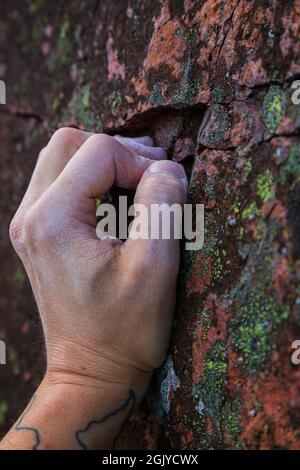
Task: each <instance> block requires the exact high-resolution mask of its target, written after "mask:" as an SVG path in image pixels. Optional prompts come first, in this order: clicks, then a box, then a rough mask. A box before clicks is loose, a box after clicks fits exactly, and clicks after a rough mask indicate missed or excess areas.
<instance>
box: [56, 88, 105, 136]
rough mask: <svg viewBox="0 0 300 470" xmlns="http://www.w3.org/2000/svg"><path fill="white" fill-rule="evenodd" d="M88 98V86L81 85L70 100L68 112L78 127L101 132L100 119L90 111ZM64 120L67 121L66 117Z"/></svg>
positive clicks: (89, 99)
mask: <svg viewBox="0 0 300 470" xmlns="http://www.w3.org/2000/svg"><path fill="white" fill-rule="evenodd" d="M90 96H91V95H90V87H89V85H88V84H85V85H83V86H82V87H81V88H80V89H77V90H76V91H75V92H74V93H73V96H72V99H71V101H70V102H69V105H68V110H69V112H70V113H71V115H72V116H73V117H74V118H75V119H76V121H78V123H79V125H81V126H82V127H84V128H85V129H88V130H92V131H94V132H101V131H102V123H101V119H100V118H99V116H97V115H96V114H95V113H94V112H93V111H92V106H91V103H90V101H91V98H90ZM65 119H66V120H67V116H66V117H65Z"/></svg>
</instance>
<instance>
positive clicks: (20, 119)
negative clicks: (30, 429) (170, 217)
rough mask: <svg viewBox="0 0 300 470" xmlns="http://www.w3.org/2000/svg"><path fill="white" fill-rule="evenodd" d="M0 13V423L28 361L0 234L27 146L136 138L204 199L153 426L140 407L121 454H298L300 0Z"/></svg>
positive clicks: (20, 299) (20, 293) (27, 319)
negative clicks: (3, 93)
mask: <svg viewBox="0 0 300 470" xmlns="http://www.w3.org/2000/svg"><path fill="white" fill-rule="evenodd" d="M2 3H3V2H2ZM0 9H1V14H0V18H1V20H0V42H1V45H2V47H1V49H0V79H3V80H5V81H6V83H7V89H8V104H7V106H6V107H5V108H4V107H1V108H0V119H1V126H0V135H1V142H2V145H1V154H0V158H1V163H2V166H3V170H1V183H2V184H1V205H2V206H1V215H2V221H3V223H2V228H1V233H2V238H1V239H2V240H3V243H2V244H1V267H2V271H1V272H2V288H1V294H0V308H1V320H0V331H1V337H2V336H4V337H5V338H7V340H8V342H9V345H10V347H11V348H12V350H14V351H16V354H15V355H14V359H11V360H10V361H9V365H8V366H7V368H6V369H5V372H3V371H4V369H2V368H1V378H3V382H2V386H1V391H0V393H1V398H0V400H1V403H4V402H5V403H6V404H7V406H8V411H7V413H6V414H4V417H3V419H2V423H1V421H0V425H2V430H3V431H4V430H5V429H6V428H7V426H8V424H9V419H8V416H9V417H10V419H13V418H15V417H16V415H17V413H18V411H19V410H18V409H17V408H21V407H22V406H23V405H24V403H25V402H26V400H27V397H28V396H29V394H30V393H31V391H32V389H33V387H34V380H33V378H32V377H33V376H36V370H37V367H38V364H40V366H39V367H42V365H41V362H42V361H41V358H40V355H41V352H40V350H41V349H42V348H41V347H40V346H39V344H38V345H37V340H36V337H37V335H39V333H37V329H36V327H35V326H34V325H35V323H36V322H37V320H36V318H37V315H36V312H35V308H34V306H33V303H32V300H31V297H30V292H29V288H28V285H27V283H26V280H24V279H23V276H21V275H20V271H19V268H18V266H19V265H18V264H17V263H18V261H17V260H16V258H15V257H14V256H13V254H12V251H8V240H7V234H6V233H7V230H6V229H7V224H8V221H9V219H10V217H11V215H12V213H13V212H14V210H15V208H16V206H17V203H18V201H19V200H20V198H21V195H22V193H23V191H24V187H25V186H26V183H27V181H28V178H29V174H30V171H31V169H32V167H33V165H34V162H35V159H36V156H37V152H38V148H39V147H40V146H41V145H42V144H43V143H45V142H46V140H47V136H48V134H49V133H50V132H51V131H52V130H53V129H54V128H55V127H57V126H58V125H74V126H77V127H80V128H88V129H91V130H93V131H100V130H104V131H107V132H110V133H113V132H121V133H124V134H128V135H130V134H135V133H144V132H151V133H152V134H153V135H154V136H155V138H156V142H157V143H158V144H160V145H164V146H165V147H166V148H167V149H168V152H169V156H170V158H174V159H175V160H177V161H180V162H182V163H183V164H184V165H185V167H186V169H187V171H188V173H189V175H190V176H191V182H190V193H189V199H190V201H191V202H193V203H203V204H205V221H206V222H205V223H206V230H205V244H204V248H203V249H202V250H200V251H199V252H186V251H184V250H183V252H182V267H181V274H180V280H179V284H178V305H177V312H176V323H175V330H174V336H173V340H172V345H171V349H170V356H169V359H168V361H167V362H166V365H165V367H164V368H163V369H162V370H161V371H160V372H159V373H158V374H157V377H156V379H155V380H154V383H153V387H152V391H151V393H149V397H148V398H149V402H150V404H151V408H152V409H153V410H154V412H155V414H156V416H157V418H158V419H159V421H160V423H161V425H162V427H159V425H158V424H157V423H156V421H155V419H154V417H153V415H152V412H151V411H150V408H149V405H147V404H146V403H144V405H143V407H142V410H141V411H140V412H138V413H136V415H135V416H134V417H133V418H132V420H131V422H130V423H129V424H128V427H127V430H126V433H125V434H124V435H123V438H122V439H123V440H121V441H120V444H119V446H120V447H139V448H157V447H159V448H161V449H163V448H170V447H175V448H182V449H186V448H189V449H194V448H246V449H267V448H275V449H281V448H289V449H295V448H299V446H300V433H299V424H300V411H299V410H300V403H299V396H300V394H299V392H300V368H299V367H297V366H294V365H292V363H291V355H292V348H291V344H292V341H293V340H294V339H297V338H298V339H299V337H300V331H299V326H300V310H299V305H300V291H299V278H300V271H299V259H300V242H299V228H300V220H299V213H300V212H299V209H300V183H299V182H300V163H299V162H300V138H299V126H300V107H299V105H298V106H297V105H294V104H293V103H292V101H291V95H292V93H293V90H292V87H291V85H292V82H293V80H294V79H296V78H299V74H300V62H299V57H300V40H299V37H300V35H299V33H300V31H299V29H300V22H299V14H300V2H299V0H290V1H285V2H283V1H281V0H264V1H261V0H248V1H246V0H228V1H226V2H224V1H221V0H207V1H204V0H185V1H184V0H178V1H177V0H174V1H173V0H162V1H158V0H156V1H153V2H149V1H146V0H142V1H139V2H134V1H130V0H126V1H121V0H117V1H115V2H108V1H104V2H98V1H90V2H88V1H82V2H78V3H77V2H72V3H68V4H67V3H66V2H55V4H49V2H46V1H45V0H31V1H24V2H21V3H20V2H17V1H14V0H12V1H11V2H5V5H3V4H2V5H1V7H0ZM3 45H4V47H3ZM17 273H18V274H17ZM20 279H22V281H20ZM20 282H21V283H20ZM23 336H24V339H23ZM21 338H22V339H21ZM27 338H28V339H27ZM29 344H30V345H31V346H30V347H29ZM28 351H29V352H28ZM16 357H18V358H19V359H18V361H16V359H15V358H16ZM16 364H17V365H18V367H17V365H16ZM14 367H15V369H14ZM13 370H15V371H17V372H19V373H18V374H16V375H15V376H13V375H12V372H13ZM2 374H3V375H2ZM12 377H13V378H12ZM4 408H5V407H4ZM2 409H3V406H2ZM0 417H1V415H0Z"/></svg>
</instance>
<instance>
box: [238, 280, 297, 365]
mask: <svg viewBox="0 0 300 470" xmlns="http://www.w3.org/2000/svg"><path fill="white" fill-rule="evenodd" d="M288 315H289V308H288V307H283V306H281V305H279V304H278V302H277V300H276V298H275V296H274V295H271V294H267V293H266V292H265V291H264V290H263V288H262V287H259V286H256V288H255V289H254V290H253V292H249V293H248V295H247V296H246V298H245V301H244V303H243V304H242V305H240V307H239V312H238V315H237V317H236V318H234V319H233V320H232V321H231V325H230V333H231V341H232V345H233V348H234V349H235V350H236V351H239V352H241V354H242V359H243V367H244V369H245V370H246V371H247V373H249V374H254V373H255V372H256V371H257V370H260V369H262V368H263V367H264V365H265V364H266V361H267V358H268V357H269V355H270V353H271V351H272V350H273V349H274V348H275V344H276V343H275V338H274V335H273V334H274V333H276V331H277V330H278V328H279V327H280V326H282V324H283V323H284V322H285V320H287V318H288Z"/></svg>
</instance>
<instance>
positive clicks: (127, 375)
mask: <svg viewBox="0 0 300 470" xmlns="http://www.w3.org/2000/svg"><path fill="white" fill-rule="evenodd" d="M79 353H80V354H79ZM151 376H152V372H150V371H144V370H141V369H138V368H136V367H135V366H133V365H131V364H128V363H126V364H125V363H124V362H123V361H122V360H119V358H116V357H115V355H114V356H113V355H109V354H107V353H106V354H100V353H99V351H96V350H92V349H91V348H90V347H89V348H87V347H85V346H82V345H80V346H79V345H78V344H74V343H73V342H66V341H64V342H61V343H60V344H59V346H55V345H53V344H52V345H51V347H48V348H47V372H46V375H45V378H44V382H45V383H46V384H48V385H49V386H59V385H60V386H64V385H66V386H70V387H72V386H73V387H74V389H76V390H81V391H82V393H83V395H84V396H85V395H86V396H88V397H93V396H94V397H95V401H97V400H98V401H99V400H102V399H103V395H105V394H107V395H108V396H109V395H110V394H113V396H115V398H116V399H118V398H120V399H122V398H124V395H126V394H127V393H128V391H129V390H132V391H133V392H134V394H135V397H136V402H137V403H138V402H140V401H141V399H142V398H143V396H144V394H145V393H146V391H147V388H148V386H149V383H150V379H151ZM100 397H101V398H100Z"/></svg>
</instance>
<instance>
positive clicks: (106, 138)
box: [88, 134, 115, 146]
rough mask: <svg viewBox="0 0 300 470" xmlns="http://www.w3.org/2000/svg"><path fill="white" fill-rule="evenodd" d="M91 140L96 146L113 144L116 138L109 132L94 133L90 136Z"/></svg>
mask: <svg viewBox="0 0 300 470" xmlns="http://www.w3.org/2000/svg"><path fill="white" fill-rule="evenodd" d="M88 140H89V142H90V143H92V144H94V145H96V146H106V145H111V144H112V143H113V142H115V139H114V138H113V137H111V136H110V135H107V134H93V135H91V136H90V137H89V138H88Z"/></svg>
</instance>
